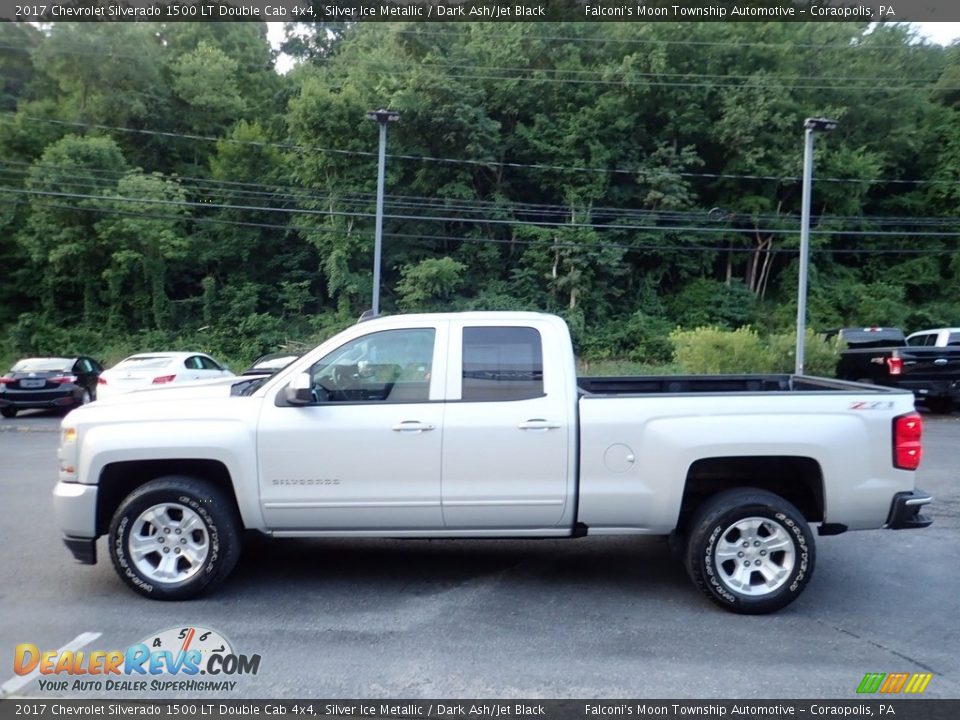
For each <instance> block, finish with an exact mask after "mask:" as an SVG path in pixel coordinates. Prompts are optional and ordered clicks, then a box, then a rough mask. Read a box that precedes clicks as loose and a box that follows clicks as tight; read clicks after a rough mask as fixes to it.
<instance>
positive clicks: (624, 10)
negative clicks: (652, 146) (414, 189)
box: [0, 0, 960, 22]
mask: <svg viewBox="0 0 960 720" xmlns="http://www.w3.org/2000/svg"><path fill="white" fill-rule="evenodd" d="M0 20H19V21H28V22H64V21H68V22H176V21H187V22H198V21H208V22H229V21H240V22H243V21H246V22H251V21H257V22H260V21H262V22H269V21H280V22H321V21H324V22H390V21H408V20H419V21H425V22H470V21H480V22H517V21H521V22H536V21H549V22H556V21H576V22H651V21H672V22H769V21H786V22H931V21H932V22H940V21H943V22H946V21H960V3H957V2H955V1H954V0H881V2H873V0H863V1H862V2H860V1H858V0H793V1H792V0H737V1H735V2H730V1H728V0H716V1H714V2H709V1H702V0H701V1H698V0H543V2H537V1H536V0H513V1H512V2H505V1H503V0H501V1H499V2H489V1H484V0H317V1H316V2H306V1H305V0H231V1H230V2H223V1H217V0H197V1H196V2H178V1H177V0H170V1H164V0H150V1H148V0H66V1H65V2H57V1H56V0H52V1H50V2H47V1H46V0H38V1H37V2H19V1H18V0H0Z"/></svg>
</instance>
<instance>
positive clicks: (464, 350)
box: [442, 321, 576, 530]
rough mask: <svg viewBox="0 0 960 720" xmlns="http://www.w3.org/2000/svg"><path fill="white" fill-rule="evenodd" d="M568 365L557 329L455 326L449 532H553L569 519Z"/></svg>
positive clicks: (448, 417)
mask: <svg viewBox="0 0 960 720" xmlns="http://www.w3.org/2000/svg"><path fill="white" fill-rule="evenodd" d="M545 330H546V331H549V332H544V331H545ZM569 355H570V347H569V345H567V346H566V347H564V346H563V343H562V342H561V337H560V336H559V333H558V332H557V328H555V327H550V326H547V325H541V324H538V323H537V322H536V321H526V322H524V321H516V322H496V321H493V322H490V323H487V324H483V323H477V324H466V325H465V324H463V323H462V322H456V323H453V324H452V326H451V339H450V357H449V364H448V372H447V393H446V396H447V403H446V412H445V416H444V429H443V469H442V474H443V519H444V524H445V525H446V527H447V528H449V529H456V530H471V529H476V530H490V529H504V530H522V529H534V528H552V527H555V526H557V525H559V524H560V523H561V521H565V520H566V519H567V518H566V517H565V511H566V510H567V499H568V494H569V493H570V487H569V483H568V481H569V479H570V478H571V475H572V473H573V472H574V471H575V467H574V463H575V460H574V459H573V452H572V451H573V440H572V438H573V433H574V432H575V429H576V428H575V422H576V419H575V399H574V398H573V397H570V395H571V394H572V393H573V385H574V381H573V378H572V377H571V378H569V386H570V387H567V384H568V383H567V382H566V374H565V373H564V372H563V368H564V365H563V363H562V362H560V361H558V358H566V357H569ZM545 360H546V362H545ZM571 366H572V364H571ZM571 372H572V369H571Z"/></svg>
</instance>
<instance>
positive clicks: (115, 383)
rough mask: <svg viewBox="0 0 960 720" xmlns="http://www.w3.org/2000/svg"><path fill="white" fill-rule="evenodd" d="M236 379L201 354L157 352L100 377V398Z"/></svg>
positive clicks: (136, 357)
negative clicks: (142, 390)
mask: <svg viewBox="0 0 960 720" xmlns="http://www.w3.org/2000/svg"><path fill="white" fill-rule="evenodd" d="M222 377H233V373H232V372H230V370H229V369H227V368H226V367H225V366H224V365H221V364H220V363H218V362H217V361H216V360H214V359H213V358H212V357H210V356H209V355H206V354H204V353H198V352H157V353H140V354H139V355H131V356H130V357H128V358H125V359H123V360H121V361H120V362H118V363H117V364H116V365H114V366H113V367H112V368H110V369H109V370H104V371H103V373H101V374H100V379H99V380H98V384H97V399H99V400H105V399H106V398H108V397H112V396H114V395H117V394H119V393H125V392H130V391H131V390H141V389H143V388H150V387H154V388H155V387H162V386H164V385H169V384H170V383H177V384H179V383H183V382H191V381H196V380H214V379H216V378H222Z"/></svg>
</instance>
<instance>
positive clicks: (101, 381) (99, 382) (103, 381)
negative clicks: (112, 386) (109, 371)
mask: <svg viewBox="0 0 960 720" xmlns="http://www.w3.org/2000/svg"><path fill="white" fill-rule="evenodd" d="M106 384H107V379H106V378H105V377H103V376H102V375H101V376H100V377H98V378H97V385H106Z"/></svg>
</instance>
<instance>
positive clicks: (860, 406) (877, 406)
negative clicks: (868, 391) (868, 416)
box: [850, 400, 893, 410]
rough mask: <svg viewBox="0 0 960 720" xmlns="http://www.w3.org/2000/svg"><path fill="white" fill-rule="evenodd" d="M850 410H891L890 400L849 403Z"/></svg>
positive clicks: (891, 403)
mask: <svg viewBox="0 0 960 720" xmlns="http://www.w3.org/2000/svg"><path fill="white" fill-rule="evenodd" d="M850 409H851V410H892V409H893V401H892V400H858V401H856V402H852V403H850Z"/></svg>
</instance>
